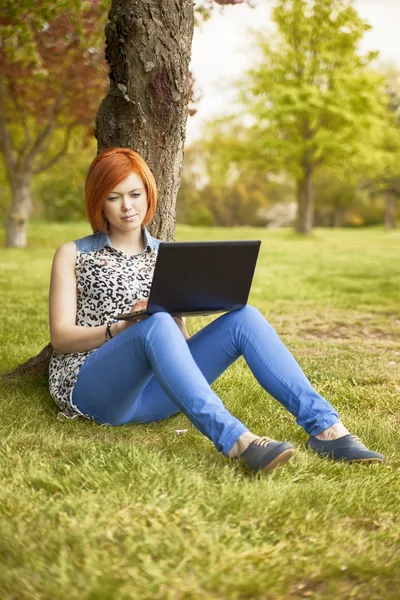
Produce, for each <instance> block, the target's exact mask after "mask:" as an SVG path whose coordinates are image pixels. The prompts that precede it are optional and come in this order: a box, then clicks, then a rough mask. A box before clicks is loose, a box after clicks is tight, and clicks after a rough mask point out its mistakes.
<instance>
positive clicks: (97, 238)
mask: <svg viewBox="0 0 400 600" xmlns="http://www.w3.org/2000/svg"><path fill="white" fill-rule="evenodd" d="M107 242H108V236H107V234H105V233H101V232H97V233H92V234H91V235H86V236H85V237H83V238H79V239H77V240H74V242H71V243H72V244H75V249H76V248H78V250H79V252H93V251H95V250H100V249H101V248H103V247H104V246H105V245H106V243H107Z"/></svg>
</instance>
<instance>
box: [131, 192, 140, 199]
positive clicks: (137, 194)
mask: <svg viewBox="0 0 400 600" xmlns="http://www.w3.org/2000/svg"><path fill="white" fill-rule="evenodd" d="M131 195H132V197H133V198H137V197H138V196H140V192H137V193H136V194H131Z"/></svg>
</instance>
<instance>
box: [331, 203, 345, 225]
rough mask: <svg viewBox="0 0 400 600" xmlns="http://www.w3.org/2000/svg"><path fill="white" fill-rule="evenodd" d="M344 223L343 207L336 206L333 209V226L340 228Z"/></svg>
mask: <svg viewBox="0 0 400 600" xmlns="http://www.w3.org/2000/svg"><path fill="white" fill-rule="evenodd" d="M342 224H343V207H342V206H335V207H334V209H333V227H335V228H339V227H341V226H342Z"/></svg>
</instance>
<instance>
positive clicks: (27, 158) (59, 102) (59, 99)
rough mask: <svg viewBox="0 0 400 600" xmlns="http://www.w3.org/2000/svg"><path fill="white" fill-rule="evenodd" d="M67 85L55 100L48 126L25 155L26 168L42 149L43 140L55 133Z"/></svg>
mask: <svg viewBox="0 0 400 600" xmlns="http://www.w3.org/2000/svg"><path fill="white" fill-rule="evenodd" d="M67 87H68V86H67V85H66V84H64V85H63V87H62V89H61V91H60V93H59V94H58V96H57V98H56V99H55V101H54V104H53V107H52V110H51V114H50V118H49V121H48V123H47V125H46V127H45V128H44V129H43V130H42V131H41V133H40V134H39V135H38V137H37V138H36V140H35V142H34V144H33V146H32V148H31V150H30V151H29V152H28V154H27V155H26V156H25V157H24V168H28V167H29V163H31V162H32V160H33V159H34V158H35V156H36V155H37V154H38V152H39V150H40V149H41V147H42V145H43V142H44V141H45V139H46V138H47V136H48V135H50V134H51V133H53V130H54V126H55V120H56V117H57V115H58V114H59V112H60V108H61V105H62V101H63V100H64V97H65V92H66V90H67Z"/></svg>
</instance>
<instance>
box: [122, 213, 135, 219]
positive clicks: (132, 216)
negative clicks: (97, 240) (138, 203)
mask: <svg viewBox="0 0 400 600" xmlns="http://www.w3.org/2000/svg"><path fill="white" fill-rule="evenodd" d="M135 217H137V214H136V215H129V217H122V218H123V220H124V221H133V219H134V218H135Z"/></svg>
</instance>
